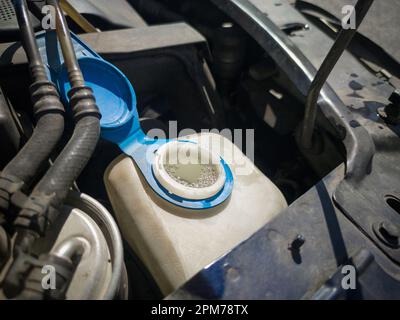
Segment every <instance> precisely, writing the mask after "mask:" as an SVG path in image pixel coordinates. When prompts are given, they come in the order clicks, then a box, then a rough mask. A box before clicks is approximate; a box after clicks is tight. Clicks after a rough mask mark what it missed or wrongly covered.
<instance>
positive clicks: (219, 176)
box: [153, 141, 226, 200]
mask: <svg viewBox="0 0 400 320" xmlns="http://www.w3.org/2000/svg"><path fill="white" fill-rule="evenodd" d="M153 172H154V175H155V177H156V179H157V180H158V182H159V183H160V184H161V185H162V186H163V187H164V188H165V189H166V190H167V191H168V192H169V193H171V194H173V195H176V196H179V197H181V198H184V199H188V200H202V199H209V198H212V197H214V196H215V195H217V194H218V193H219V192H220V191H221V190H222V188H223V187H224V185H225V182H226V174H225V170H224V167H223V166H222V164H221V159H220V158H219V157H218V156H216V155H214V154H212V153H211V152H210V151H209V150H207V149H205V148H202V147H200V146H199V145H198V144H195V143H191V142H182V141H173V142H169V143H167V144H164V145H163V146H162V147H161V148H160V149H159V150H158V151H157V152H156V156H155V158H154V161H153Z"/></svg>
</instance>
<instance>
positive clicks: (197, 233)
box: [104, 133, 287, 295]
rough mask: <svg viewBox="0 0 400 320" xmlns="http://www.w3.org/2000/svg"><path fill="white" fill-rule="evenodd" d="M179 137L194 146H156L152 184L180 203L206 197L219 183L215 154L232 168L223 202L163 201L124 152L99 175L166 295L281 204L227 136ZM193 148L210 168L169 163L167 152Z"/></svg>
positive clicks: (221, 174) (132, 242) (119, 217)
mask: <svg viewBox="0 0 400 320" xmlns="http://www.w3.org/2000/svg"><path fill="white" fill-rule="evenodd" d="M180 140H190V141H194V142H197V143H198V144H190V145H189V144H188V143H183V144H182V145H180V144H179V142H171V143H169V144H167V145H164V146H163V147H161V148H160V149H159V150H158V151H157V153H156V157H155V160H154V163H153V171H154V174H155V176H156V177H157V179H158V181H159V183H160V184H161V185H162V186H163V187H164V188H165V189H167V190H168V191H169V192H171V193H173V194H175V195H177V196H181V197H184V198H186V199H194V200H195V199H205V198H207V197H212V196H213V195H215V194H217V193H218V192H219V191H220V190H221V188H222V187H223V185H224V182H225V179H226V176H225V172H224V170H223V167H222V166H221V165H220V162H219V161H216V159H219V158H220V157H222V158H223V159H224V160H225V162H226V163H227V164H228V165H229V167H230V169H231V170H232V173H233V176H234V186H233V191H232V194H231V196H230V198H228V200H226V201H225V202H224V203H223V204H221V205H220V206H218V207H215V208H213V209H207V210H190V209H184V208H180V207H177V206H175V205H172V204H170V203H169V202H167V201H166V200H164V199H162V198H161V197H159V196H158V195H157V194H156V193H154V191H153V190H152V189H151V188H150V187H149V186H148V184H147V182H146V180H145V178H144V177H143V176H142V174H141V172H140V170H139V169H138V168H137V166H136V165H135V163H134V161H133V160H132V159H131V158H130V157H128V156H125V155H124V156H120V157H119V158H117V159H116V160H115V161H114V162H113V163H112V164H111V165H110V166H109V168H108V169H107V171H106V173H105V177H104V179H105V184H106V188H107V192H108V195H109V197H110V200H111V202H112V205H113V208H114V211H115V214H116V217H117V221H118V223H119V226H120V228H121V231H122V234H123V237H124V238H125V239H126V240H127V241H128V243H129V244H130V246H131V247H132V249H133V250H134V251H135V252H136V254H137V255H138V256H139V257H140V258H141V260H142V261H143V262H144V263H145V265H146V266H147V268H148V269H149V271H150V272H151V273H152V275H153V277H154V278H155V280H156V281H157V283H158V285H159V286H160V288H161V290H162V291H163V293H164V294H165V295H167V294H169V293H171V292H172V291H174V290H176V289H178V288H179V287H180V286H181V285H182V284H184V283H185V282H186V281H187V280H189V279H190V278H191V277H193V276H194V275H195V274H196V273H198V272H199V271H200V270H201V269H203V268H204V267H206V266H208V265H209V264H211V263H212V262H214V261H215V260H217V259H218V258H220V257H222V256H223V255H225V254H226V253H227V252H229V251H230V250H231V249H233V248H234V247H235V246H237V245H238V244H239V243H241V242H243V241H244V240H247V239H248V238H249V237H250V236H251V235H252V234H254V233H255V232H256V231H258V230H259V229H260V228H261V227H263V226H264V225H265V224H266V223H268V222H269V221H270V220H271V219H273V218H274V217H275V216H276V215H277V214H278V213H279V212H281V211H282V210H283V209H285V208H286V207H287V203H286V201H285V198H284V197H283V195H282V193H281V192H280V191H279V189H278V188H277V187H276V186H275V185H274V184H273V183H272V182H271V181H270V180H269V179H268V178H267V177H266V176H264V175H263V174H262V173H261V172H260V171H259V170H258V169H257V168H256V167H255V166H254V165H253V163H252V162H251V161H250V160H249V159H248V158H247V157H246V156H245V155H244V154H243V153H242V152H241V150H240V149H239V148H237V147H236V146H235V145H234V144H233V143H232V142H230V141H229V140H228V139H225V138H224V137H223V136H221V135H217V134H213V133H202V134H197V135H191V136H187V137H184V138H181V139H180ZM194 147H195V148H198V150H197V154H198V155H199V159H203V160H204V159H206V160H212V162H209V163H211V164H212V165H200V164H199V165H195V164H193V163H191V164H188V165H182V164H181V163H180V162H179V161H177V163H176V164H175V165H169V162H168V159H169V157H171V155H173V154H178V155H179V154H185V152H183V153H182V152H180V151H179V149H183V150H185V148H194ZM173 151H178V152H175V153H174V152H173ZM192 151H193V150H192ZM178 160H179V159H178ZM203 160H202V162H201V164H203V163H204V162H203Z"/></svg>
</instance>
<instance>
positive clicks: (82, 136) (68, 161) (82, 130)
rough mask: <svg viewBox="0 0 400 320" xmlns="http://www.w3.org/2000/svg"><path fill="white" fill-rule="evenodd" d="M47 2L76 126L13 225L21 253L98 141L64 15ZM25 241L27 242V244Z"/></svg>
mask: <svg viewBox="0 0 400 320" xmlns="http://www.w3.org/2000/svg"><path fill="white" fill-rule="evenodd" d="M47 3H48V4H49V5H52V6H54V7H55V9H56V22H57V35H58V38H59V41H60V44H61V49H62V52H63V56H64V59H65V65H66V66H67V71H68V76H69V81H70V83H71V86H72V89H71V90H70V92H69V93H68V95H69V98H70V105H71V109H72V113H73V116H74V120H75V123H76V124H75V129H74V133H73V135H72V137H71V139H70V140H69V142H68V144H67V145H66V147H65V148H64V150H63V151H62V152H61V154H60V155H59V156H58V158H57V159H56V161H55V162H54V164H53V166H52V167H51V168H50V169H49V171H48V172H47V173H46V174H45V176H44V177H43V178H42V179H41V180H40V182H39V183H38V184H37V186H36V187H35V188H34V190H33V192H32V194H31V195H30V197H29V200H28V201H25V205H24V209H23V210H21V212H20V214H19V215H18V218H17V219H16V220H15V222H14V225H15V226H16V227H17V228H22V229H25V230H24V232H22V233H21V234H22V236H19V240H20V241H21V242H22V243H26V245H23V246H22V247H23V250H28V249H29V243H31V242H32V241H34V238H35V234H36V235H37V236H41V235H43V234H44V233H45V230H46V228H47V227H49V225H51V223H52V222H53V221H54V219H56V217H57V215H58V210H57V209H58V207H59V206H60V205H62V203H63V201H64V200H65V198H66V197H67V195H68V193H69V191H70V188H71V186H72V185H73V182H74V181H75V180H76V179H77V178H78V177H79V175H80V174H81V172H82V170H83V169H84V168H85V167H86V165H87V163H88V162H89V160H90V158H91V157H92V155H93V153H94V151H95V148H96V146H97V143H98V140H99V138H100V118H101V115H100V112H99V109H98V107H97V105H96V100H95V97H94V95H93V91H92V89H90V88H89V87H87V86H85V82H84V79H83V75H82V72H81V70H80V68H79V64H78V63H77V61H76V56H75V52H74V48H73V45H72V40H71V37H70V33H69V29H68V26H67V23H66V20H65V17H64V14H63V12H62V10H61V8H60V6H59V3H58V1H56V0H48V1H47ZM20 231H21V230H20ZM30 231H33V234H32V232H30ZM27 238H28V239H30V240H29V241H27Z"/></svg>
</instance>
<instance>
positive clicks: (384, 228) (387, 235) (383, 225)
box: [374, 221, 400, 248]
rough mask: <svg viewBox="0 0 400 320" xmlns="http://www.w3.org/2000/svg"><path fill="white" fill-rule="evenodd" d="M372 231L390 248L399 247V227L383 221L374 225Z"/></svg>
mask: <svg viewBox="0 0 400 320" xmlns="http://www.w3.org/2000/svg"><path fill="white" fill-rule="evenodd" d="M374 231H375V234H376V235H377V236H378V238H379V239H380V240H381V241H382V242H383V243H385V244H386V245H388V246H390V247H392V248H400V228H399V227H398V226H397V225H395V224H393V223H391V222H389V221H383V222H380V223H379V224H376V225H375V226H374Z"/></svg>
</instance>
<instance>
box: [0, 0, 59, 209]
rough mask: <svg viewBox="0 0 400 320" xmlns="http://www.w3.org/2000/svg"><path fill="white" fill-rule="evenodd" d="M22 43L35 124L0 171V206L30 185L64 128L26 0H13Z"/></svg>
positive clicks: (54, 90) (4, 206)
mask: <svg viewBox="0 0 400 320" xmlns="http://www.w3.org/2000/svg"><path fill="white" fill-rule="evenodd" d="M14 6H15V11H16V14H17V19H18V24H19V27H20V31H21V39H22V44H23V47H24V49H25V52H26V55H27V57H28V61H29V69H30V73H31V77H32V80H33V84H32V85H31V87H30V93H31V99H32V102H33V113H34V115H35V119H36V127H35V129H34V131H33V135H32V136H31V138H30V139H29V141H28V142H27V143H26V144H25V146H24V147H23V148H22V149H21V150H20V152H19V153H18V154H17V156H16V157H15V158H14V159H13V160H12V161H11V162H10V163H9V164H8V165H7V166H6V167H5V168H4V170H3V171H2V172H1V174H0V210H4V211H6V210H8V208H9V205H10V197H11V195H12V194H13V193H15V192H17V191H18V190H20V189H21V188H23V187H24V186H25V187H28V186H29V185H30V183H31V182H32V180H33V178H34V177H35V176H36V174H37V173H38V171H39V169H40V168H41V166H42V165H43V164H45V162H46V161H48V159H49V157H50V154H51V153H52V151H53V150H54V149H55V147H56V146H57V143H58V142H59V140H60V139H61V137H62V134H63V132H64V107H63V105H62V103H61V102H60V98H59V95H58V92H57V89H56V88H55V86H54V84H53V83H51V82H50V81H49V79H48V77H47V74H46V69H45V67H44V64H43V62H42V59H41V57H40V54H39V50H38V47H37V44H36V38H35V33H34V30H33V27H32V23H31V21H30V17H29V13H28V9H27V5H26V1H25V0H14Z"/></svg>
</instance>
